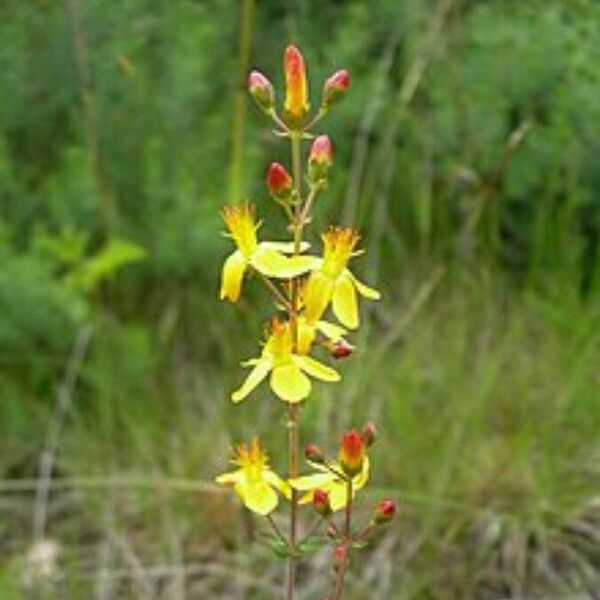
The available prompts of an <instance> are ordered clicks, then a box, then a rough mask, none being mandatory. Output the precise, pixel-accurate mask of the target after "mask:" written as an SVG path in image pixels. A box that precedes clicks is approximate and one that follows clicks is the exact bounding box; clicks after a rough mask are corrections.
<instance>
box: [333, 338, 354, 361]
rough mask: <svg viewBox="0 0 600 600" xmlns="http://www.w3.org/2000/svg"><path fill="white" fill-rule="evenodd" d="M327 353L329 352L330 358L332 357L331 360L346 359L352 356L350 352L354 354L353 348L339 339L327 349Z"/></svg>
mask: <svg viewBox="0 0 600 600" xmlns="http://www.w3.org/2000/svg"><path fill="white" fill-rule="evenodd" d="M329 351H330V352H331V356H333V358H337V359H340V358H347V357H348V356H350V355H351V354H352V352H354V346H353V345H352V344H349V343H348V342H347V341H346V340H344V339H341V340H338V341H337V342H333V343H332V344H331V347H330V348H329Z"/></svg>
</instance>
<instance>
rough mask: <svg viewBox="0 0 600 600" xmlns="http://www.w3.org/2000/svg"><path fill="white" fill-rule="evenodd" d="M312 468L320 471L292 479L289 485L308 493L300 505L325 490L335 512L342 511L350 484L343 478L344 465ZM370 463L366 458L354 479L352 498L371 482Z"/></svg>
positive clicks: (335, 464)
mask: <svg viewBox="0 0 600 600" xmlns="http://www.w3.org/2000/svg"><path fill="white" fill-rule="evenodd" d="M311 465H312V467H313V468H314V469H315V470H316V471H319V472H318V473H314V474H313V475H304V476H302V477H297V478H295V479H290V480H289V484H290V485H291V486H292V487H293V488H294V489H295V490H298V491H299V492H306V493H305V494H304V495H303V496H301V497H300V504H307V503H308V502H311V501H312V497H313V492H314V490H317V489H319V490H323V491H325V492H327V493H328V494H329V503H330V505H331V510H333V511H334V512H335V511H337V510H341V509H342V508H344V507H345V506H346V504H348V483H347V479H345V478H344V476H343V469H342V465H341V464H339V463H337V462H336V463H329V464H327V465H322V464H316V463H311ZM369 471H370V463H369V457H368V456H365V457H364V459H363V461H362V467H361V470H360V471H359V472H358V473H357V474H356V475H354V477H352V497H353V498H354V495H355V494H356V492H357V491H358V490H361V489H362V488H364V487H365V485H367V482H368V481H369Z"/></svg>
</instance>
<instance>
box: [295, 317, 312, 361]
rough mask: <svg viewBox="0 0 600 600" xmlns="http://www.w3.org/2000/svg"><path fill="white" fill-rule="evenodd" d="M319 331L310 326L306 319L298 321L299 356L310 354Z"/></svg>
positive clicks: (301, 318)
mask: <svg viewBox="0 0 600 600" xmlns="http://www.w3.org/2000/svg"><path fill="white" fill-rule="evenodd" d="M316 335H317V330H316V328H315V326H314V325H309V324H308V323H307V322H306V319H305V318H304V317H300V318H299V319H298V354H308V353H309V352H310V348H311V346H312V343H313V342H314V341H315V337H316Z"/></svg>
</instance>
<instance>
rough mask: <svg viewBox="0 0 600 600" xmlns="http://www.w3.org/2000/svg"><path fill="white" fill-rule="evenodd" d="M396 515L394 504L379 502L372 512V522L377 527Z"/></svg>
mask: <svg viewBox="0 0 600 600" xmlns="http://www.w3.org/2000/svg"><path fill="white" fill-rule="evenodd" d="M395 514H396V503H395V502H394V501H393V500H381V501H380V502H378V503H377V506H376V507H375V510H374V511H373V522H374V523H375V524H377V525H383V524H384V523H389V522H390V521H391V520H392V519H393V518H394V516H395Z"/></svg>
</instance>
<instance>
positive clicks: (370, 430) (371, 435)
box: [362, 423, 377, 448]
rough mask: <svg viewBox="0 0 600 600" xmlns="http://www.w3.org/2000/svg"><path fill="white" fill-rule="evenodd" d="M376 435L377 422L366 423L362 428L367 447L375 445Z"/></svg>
mask: <svg viewBox="0 0 600 600" xmlns="http://www.w3.org/2000/svg"><path fill="white" fill-rule="evenodd" d="M376 435H377V427H376V426H375V423H366V424H365V426H364V427H363V430H362V437H363V441H364V442H365V446H366V447H367V448H369V446H372V445H373V442H374V441H375V436H376Z"/></svg>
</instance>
